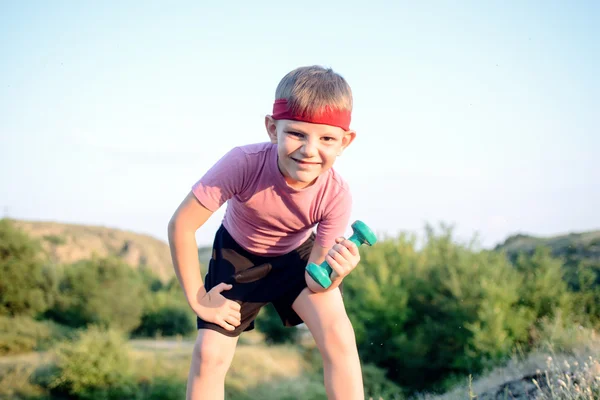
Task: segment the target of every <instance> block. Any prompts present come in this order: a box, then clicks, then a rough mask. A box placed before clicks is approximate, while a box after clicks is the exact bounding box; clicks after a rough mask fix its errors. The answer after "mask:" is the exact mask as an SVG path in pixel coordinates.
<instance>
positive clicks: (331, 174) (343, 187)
mask: <svg viewBox="0 0 600 400" xmlns="http://www.w3.org/2000/svg"><path fill="white" fill-rule="evenodd" d="M327 181H329V182H331V183H332V184H333V185H334V186H335V187H336V188H337V189H338V191H340V192H348V193H350V185H349V184H348V181H347V180H345V179H344V177H343V176H342V175H341V174H340V173H339V171H337V170H336V169H335V168H333V167H331V168H329V170H328V171H327Z"/></svg>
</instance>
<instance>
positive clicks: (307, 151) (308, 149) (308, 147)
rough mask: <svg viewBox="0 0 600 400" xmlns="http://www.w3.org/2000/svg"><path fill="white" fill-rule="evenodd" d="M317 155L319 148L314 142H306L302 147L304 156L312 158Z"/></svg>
mask: <svg viewBox="0 0 600 400" xmlns="http://www.w3.org/2000/svg"><path fill="white" fill-rule="evenodd" d="M316 154H317V146H316V144H315V143H314V141H313V140H310V139H308V140H306V141H305V142H304V145H303V146H302V155H304V156H305V157H312V156H315V155H316Z"/></svg>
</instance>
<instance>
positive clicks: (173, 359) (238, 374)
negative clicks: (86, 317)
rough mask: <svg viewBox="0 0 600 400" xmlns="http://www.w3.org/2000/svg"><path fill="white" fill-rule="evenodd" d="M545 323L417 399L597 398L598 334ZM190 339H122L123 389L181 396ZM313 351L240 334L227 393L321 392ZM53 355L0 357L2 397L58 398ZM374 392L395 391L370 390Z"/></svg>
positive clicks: (154, 399)
mask: <svg viewBox="0 0 600 400" xmlns="http://www.w3.org/2000/svg"><path fill="white" fill-rule="evenodd" d="M543 326H544V328H543V335H544V337H546V338H547V340H546V342H544V343H542V344H541V345H540V346H539V348H538V349H537V351H535V352H534V353H528V355H527V356H524V355H523V353H522V352H519V351H515V354H514V356H513V358H512V359H511V360H510V361H509V362H507V363H506V364H505V365H503V366H501V367H497V368H495V369H493V370H492V371H489V372H488V373H487V374H484V375H482V376H478V377H469V378H468V379H465V381H464V385H462V386H459V387H457V388H455V389H453V390H451V391H449V392H447V393H445V394H443V395H432V394H422V395H419V396H417V397H416V398H415V399H420V400H455V399H460V400H474V399H478V400H483V399H504V398H506V399H512V398H517V395H518V394H519V393H521V394H523V393H529V394H530V396H529V397H525V398H531V399H538V400H555V399H567V400H591V399H598V398H600V338H599V337H597V336H596V334H595V333H594V332H593V331H588V330H585V329H583V328H580V327H571V328H568V329H564V328H562V329H559V328H557V327H556V326H554V325H552V324H549V323H547V324H545V325H543ZM88 339H89V338H88ZM193 340H194V338H193V337H192V338H158V339H137V340H131V341H127V342H126V346H125V347H124V349H126V351H127V352H128V355H129V357H128V359H129V360H130V366H131V369H130V370H129V371H130V372H131V377H132V381H131V382H132V383H131V385H133V386H130V387H129V389H128V390H129V392H124V393H135V395H136V396H137V397H135V398H136V399H144V400H146V399H148V400H158V399H162V400H170V399H177V398H182V396H183V394H184V393H185V384H186V380H187V373H188V368H189V364H190V361H191V353H192V349H193V344H194V342H193ZM86 349H87V348H83V350H86ZM90 349H92V348H90ZM92 351H96V352H97V351H98V350H92ZM100 351H101V352H104V350H100ZM86 354H87V353H86ZM314 356H315V354H314V349H312V348H311V346H310V343H304V344H303V345H302V346H287V345H279V346H269V345H266V344H265V343H264V342H263V341H262V337H261V335H260V334H259V333H257V332H250V333H248V334H246V335H243V336H242V338H241V339H240V344H239V345H238V349H237V351H236V354H235V356H234V359H233V362H232V366H231V369H230V371H229V374H228V376H227V380H226V393H227V396H226V398H227V399H228V400H250V399H256V398H260V399H263V400H292V399H294V400H321V399H326V395H325V391H324V387H323V382H322V375H321V371H320V369H319V363H318V362H315V358H314ZM85 358H93V357H88V356H86V357H85ZM55 361H56V360H55V358H54V355H53V352H52V351H49V352H37V353H27V354H20V355H17V356H12V357H4V358H0V399H11V400H41V399H57V397H50V394H49V393H50V392H49V390H48V389H47V385H45V384H44V383H43V382H44V379H45V376H47V374H48V373H49V371H51V370H52V368H51V366H52V365H53V363H54V362H55ZM75 379H77V376H75ZM365 384H369V382H368V381H366V382H365ZM388 393H390V392H388ZM92 398H94V399H95V397H92ZM104 398H115V397H104ZM117 398H119V397H118V396H117ZM120 398H130V397H127V396H126V395H125V396H123V397H120ZM398 398H400V397H398ZM521 398H523V397H521ZM367 399H368V397H367ZM372 400H395V398H394V397H393V396H391V397H390V396H389V395H387V396H384V397H379V396H375V397H374V398H373V399H372Z"/></svg>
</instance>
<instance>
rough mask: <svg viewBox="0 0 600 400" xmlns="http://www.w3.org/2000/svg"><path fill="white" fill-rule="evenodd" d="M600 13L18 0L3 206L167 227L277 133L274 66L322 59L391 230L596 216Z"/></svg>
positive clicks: (461, 228) (357, 172)
mask: <svg viewBox="0 0 600 400" xmlns="http://www.w3.org/2000/svg"><path fill="white" fill-rule="evenodd" d="M599 19H600V3H598V2H593V1H589V2H586V1H576V2H562V1H544V2H541V1H538V2H533V1H513V2H501V1H489V2H475V1H465V2H458V3H457V2H450V1H439V2H404V1H389V2H382V1H368V2H354V1H343V2H342V1H329V2H327V1H303V2H301V3H292V2H274V1H273V2H272V1H259V2H245V1H230V2H223V3H221V2H204V1H179V2H159V1H144V2H142V1H127V2H117V1H103V2H72V1H71V2H67V1H52V2H43V1H32V2H21V1H16V0H14V1H9V0H6V1H3V2H1V3H0V60H1V61H0V211H1V212H2V213H3V216H8V217H11V218H18V219H26V220H44V221H58V222H65V223H77V224H88V225H102V226H108V227H113V228H119V229H126V230H130V231H134V232H138V233H143V234H148V235H151V236H154V237H156V238H158V239H161V240H165V241H166V240H167V223H168V220H169V218H170V217H171V215H172V214H173V212H174V210H175V209H176V207H177V206H178V204H179V203H180V202H181V200H182V199H183V198H184V197H185V195H186V194H187V193H188V192H189V190H190V188H191V186H192V185H193V183H194V182H195V181H197V180H198V179H199V178H200V177H201V176H202V175H203V173H204V172H205V171H206V170H207V169H208V168H209V167H210V166H211V165H212V164H213V163H214V162H215V161H217V160H218V159H219V158H220V157H221V156H222V155H223V154H224V153H225V152H226V151H228V150H229V149H230V148H231V147H233V146H237V145H243V144H248V143H255V142H263V141H267V140H268V138H267V134H266V132H265V129H264V116H265V115H267V114H269V113H270V112H271V110H272V103H273V100H274V93H275V88H276V86H277V84H278V82H279V80H280V79H281V78H282V77H283V76H284V75H285V74H286V73H287V72H289V71H290V70H292V69H294V68H296V67H298V66H303V65H313V64H318V65H322V66H326V67H331V68H333V69H334V70H335V71H336V72H338V73H340V74H341V75H342V76H343V77H344V78H345V79H346V80H347V81H348V82H349V84H350V85H351V87H352V91H353V96H354V111H353V117H352V118H353V119H352V129H354V130H356V132H357V138H356V140H355V141H354V142H353V143H352V145H351V146H350V147H349V148H348V149H347V151H346V152H345V153H344V154H343V155H342V157H340V158H339V160H338V161H337V162H336V165H335V166H334V168H336V170H338V171H339V172H340V173H341V175H342V176H343V177H344V178H345V179H346V180H347V181H348V183H349V185H350V187H351V189H352V192H353V197H354V207H353V211H352V219H353V220H354V219H360V220H362V221H364V222H365V223H367V224H368V225H369V226H371V227H372V228H373V229H374V230H375V231H376V232H377V233H378V234H380V235H381V236H382V237H385V236H395V235H397V234H399V233H400V232H409V233H414V234H417V235H422V234H423V233H424V227H425V225H426V224H431V225H433V226H439V225H440V224H441V223H444V224H448V225H452V226H454V231H455V235H456V237H457V240H464V241H468V240H470V239H472V238H473V237H477V238H478V239H477V240H478V241H479V242H480V243H481V244H482V245H483V246H487V247H491V246H494V245H495V244H497V243H499V242H501V241H503V240H504V239H505V238H506V237H507V236H509V235H511V234H515V233H526V234H533V235H540V236H548V235H555V234H562V233H568V232H580V231H586V230H591V229H600V211H599V208H598V205H599V204H600V184H599V183H600V168H599V167H598V162H597V161H596V160H595V159H594V157H597V156H598V154H599V153H600V135H599V131H600V129H599V125H600V112H599V110H600V78H599V76H598V71H600V65H599V64H600V63H599V61H600V25H598V24H597V21H598V20H599ZM223 215H224V207H223V208H222V209H220V210H219V211H218V212H217V213H216V214H215V215H213V217H211V219H210V220H209V221H208V222H207V223H206V225H205V226H203V227H202V228H201V229H200V230H199V231H198V233H197V240H198V244H199V245H210V244H211V242H212V239H213V235H214V231H215V229H216V228H217V227H218V225H219V224H220V222H221V218H222V217H223ZM349 233H351V230H350V228H349V230H348V234H349Z"/></svg>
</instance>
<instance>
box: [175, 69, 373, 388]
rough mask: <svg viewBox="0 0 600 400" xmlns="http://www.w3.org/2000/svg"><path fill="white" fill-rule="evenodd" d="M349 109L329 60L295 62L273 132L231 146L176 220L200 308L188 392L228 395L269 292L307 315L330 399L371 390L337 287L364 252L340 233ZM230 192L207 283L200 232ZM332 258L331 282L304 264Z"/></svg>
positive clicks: (189, 287)
mask: <svg viewBox="0 0 600 400" xmlns="http://www.w3.org/2000/svg"><path fill="white" fill-rule="evenodd" d="M351 112H352V92H351V90H350V87H349V86H348V84H347V83H346V81H345V80H344V79H343V78H342V77H341V76H339V75H338V74H337V73H335V72H333V71H332V70H331V69H325V68H322V67H318V66H311V67H302V68H298V69H296V70H294V71H291V72H289V73H288V74H287V75H286V76H284V77H283V79H282V80H281V82H280V83H279V85H278V86H277V89H276V96H275V102H274V105H273V114H272V115H267V116H266V117H265V127H266V130H267V133H268V136H269V139H270V142H268V143H258V144H251V145H245V146H239V147H235V148H233V149H232V150H230V151H229V152H228V153H227V154H225V155H224V156H223V157H222V158H221V159H220V160H219V161H218V162H217V163H216V164H215V165H214V166H212V167H211V168H210V169H209V170H208V171H207V172H206V173H205V174H204V175H203V176H202V177H201V178H200V179H199V180H198V181H197V182H196V183H195V184H194V185H193V186H192V189H191V191H190V193H189V194H188V195H187V197H186V198H185V199H184V200H183V201H182V203H181V204H180V205H179V207H178V208H177V210H176V211H175V213H174V215H173V217H172V218H171V220H170V221H169V229H168V233H169V245H170V249H171V255H172V260H173V265H174V268H175V272H176V275H177V277H178V279H179V282H180V284H181V286H182V289H183V291H184V293H185V296H186V298H187V301H188V303H189V305H190V307H191V308H192V310H193V311H194V312H195V313H196V315H197V327H198V336H197V338H196V343H195V346H194V350H193V355H192V362H191V366H190V371H189V376H188V383H187V385H188V386H187V399H191V400H205V399H209V400H216V399H223V398H224V385H225V375H226V373H227V371H228V369H229V366H230V363H231V361H232V359H233V355H234V351H235V347H236V344H237V339H238V337H239V335H240V334H241V333H242V332H243V331H248V330H251V329H253V328H254V318H255V317H256V315H257V314H258V312H259V311H260V308H261V307H262V306H264V305H265V304H268V303H270V302H272V303H273V305H274V306H275V308H276V310H277V312H278V313H279V316H280V317H281V320H282V323H283V324H284V325H285V326H295V325H298V324H300V323H305V324H306V326H307V327H308V329H309V330H310V332H311V333H312V335H313V337H314V339H315V342H316V344H317V346H318V348H319V351H320V353H321V355H322V357H323V367H324V383H325V388H326V391H327V395H328V398H330V399H344V400H353V399H364V393H363V384H362V374H361V367H360V361H359V358H358V351H357V348H356V342H355V337H354V331H353V328H352V325H351V323H350V320H349V319H348V316H347V315H346V311H345V308H344V304H343V301H342V296H341V292H340V288H339V285H340V283H341V281H342V279H343V278H344V277H345V276H346V275H347V274H348V273H350V271H351V270H352V269H353V268H355V267H356V265H357V264H358V262H359V261H360V256H359V252H358V249H357V247H356V246H355V245H354V244H353V243H352V242H350V241H349V240H346V239H344V238H343V237H342V235H343V234H344V232H345V230H346V228H347V226H348V223H349V218H350V212H351V204H352V198H351V195H350V191H349V188H348V185H347V184H346V182H345V181H344V180H343V179H342V178H341V177H340V175H339V174H338V173H337V172H336V171H334V170H333V169H332V166H333V164H334V162H335V159H336V157H338V156H339V155H340V154H341V153H342V151H343V150H344V149H346V148H347V147H348V146H349V145H350V144H351V143H352V141H353V140H354V138H355V136H356V133H355V132H354V131H352V130H350V127H349V124H350V119H351ZM226 201H228V203H227V204H228V205H227V209H226V213H225V216H224V218H223V221H222V224H221V226H220V228H219V229H218V230H217V233H216V235H215V239H214V244H213V255H212V259H211V260H210V263H209V269H208V273H207V275H206V279H205V282H204V284H203V283H202V279H201V277H200V274H199V271H200V266H199V261H198V253H197V244H196V240H195V232H196V230H197V229H199V228H200V227H201V226H202V225H203V224H204V223H205V221H206V220H207V219H208V218H209V217H210V216H211V215H212V213H213V212H215V211H216V210H217V209H218V208H219V207H221V205H223V203H225V202H226ZM315 226H317V229H316V233H315V232H314V231H313V228H314V227H315ZM323 260H327V261H328V262H329V265H330V266H331V267H332V269H333V271H334V272H333V274H332V280H333V284H332V285H331V286H330V287H329V288H327V289H324V288H322V287H321V286H319V285H318V284H317V283H316V282H315V281H313V280H312V278H311V277H310V276H308V274H307V273H306V272H305V267H306V265H307V264H308V263H309V262H315V263H321V262H322V261H323Z"/></svg>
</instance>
